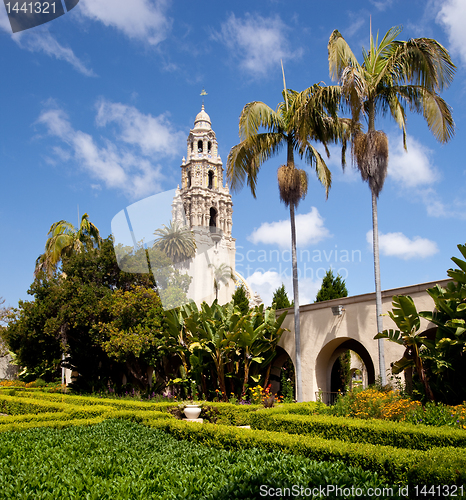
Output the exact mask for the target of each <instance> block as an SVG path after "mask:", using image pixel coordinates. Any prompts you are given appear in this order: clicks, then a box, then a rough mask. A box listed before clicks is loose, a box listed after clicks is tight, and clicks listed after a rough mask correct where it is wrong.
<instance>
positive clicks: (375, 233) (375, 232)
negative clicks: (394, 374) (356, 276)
mask: <svg viewBox="0 0 466 500" xmlns="http://www.w3.org/2000/svg"><path fill="white" fill-rule="evenodd" d="M371 192H372V240H373V243H374V276H375V314H376V316H377V333H380V332H383V319H382V287H381V284H380V260H379V223H378V221H377V196H376V194H375V192H374V191H371ZM383 340H384V339H378V348H379V372H380V379H381V382H382V385H386V383H387V375H386V373H385V353H384V344H383Z"/></svg>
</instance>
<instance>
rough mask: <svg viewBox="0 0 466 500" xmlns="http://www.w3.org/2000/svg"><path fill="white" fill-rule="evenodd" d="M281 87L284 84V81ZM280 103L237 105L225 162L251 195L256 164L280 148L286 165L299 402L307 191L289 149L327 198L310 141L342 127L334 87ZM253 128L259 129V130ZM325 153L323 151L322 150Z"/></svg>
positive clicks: (234, 184) (233, 180)
mask: <svg viewBox="0 0 466 500" xmlns="http://www.w3.org/2000/svg"><path fill="white" fill-rule="evenodd" d="M285 88H286V85H285ZM283 97H284V102H281V103H280V104H279V105H278V106H277V109H276V110H275V111H274V110H273V109H271V108H270V107H269V106H267V105H266V104H264V103H263V102H259V101H254V102H251V103H249V104H246V106H245V107H244V108H243V111H242V112H241V115H240V118H239V135H240V138H241V142H240V143H239V144H237V145H236V146H234V147H233V148H232V149H231V151H230V153H229V155H228V160H227V177H228V180H229V183H230V186H231V188H232V189H233V190H239V189H241V187H242V186H243V184H244V181H245V180H246V181H247V184H248V185H249V187H250V188H251V193H252V195H253V196H254V197H256V183H257V175H258V173H259V169H260V167H261V165H262V164H263V163H264V162H265V161H267V160H268V159H269V158H271V157H272V156H275V155H277V154H278V153H279V152H280V151H281V149H282V148H283V147H285V146H286V151H287V160H286V164H285V165H282V166H281V167H280V168H279V169H278V186H279V191H280V199H281V201H283V202H284V203H285V205H286V206H287V207H289V209H290V223H291V250H292V268H293V291H294V323H295V342H296V392H297V400H298V401H302V399H303V398H302V383H301V380H302V377H301V335H300V322H299V299H298V264H297V258H296V225H295V209H296V207H297V206H298V204H299V202H300V200H301V199H303V198H304V197H305V195H306V193H307V173H306V171H305V170H302V169H298V168H296V166H295V162H294V155H295V153H296V154H297V155H298V156H299V157H300V158H301V159H304V160H305V161H306V162H307V163H308V164H310V165H312V166H314V167H315V169H316V173H317V177H318V178H319V180H320V182H321V183H322V184H323V186H324V187H325V190H326V194H327V196H328V190H329V188H330V185H331V174H330V171H329V169H328V168H327V165H326V164H325V162H324V160H323V158H322V156H321V155H320V153H319V152H318V151H317V149H316V148H315V147H314V146H313V145H312V143H311V141H314V140H317V141H320V142H322V143H323V144H324V145H325V148H326V150H327V146H326V145H327V143H328V142H335V141H336V140H338V139H339V137H341V136H342V134H343V130H344V126H343V122H340V121H339V120H338V119H337V117H336V111H337V105H338V100H339V89H338V88H336V87H322V86H320V85H314V86H313V87H310V88H308V89H306V90H305V91H303V92H300V93H298V92H295V91H293V90H289V89H286V90H284V91H283ZM259 127H264V128H265V129H266V131H265V132H263V133H259V132H258V130H259ZM327 153H328V150H327Z"/></svg>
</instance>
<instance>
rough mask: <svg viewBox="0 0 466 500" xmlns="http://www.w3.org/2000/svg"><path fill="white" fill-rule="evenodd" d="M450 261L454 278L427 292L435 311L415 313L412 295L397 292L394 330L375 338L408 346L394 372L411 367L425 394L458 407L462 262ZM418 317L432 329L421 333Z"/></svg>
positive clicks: (462, 387) (463, 339)
mask: <svg viewBox="0 0 466 500" xmlns="http://www.w3.org/2000/svg"><path fill="white" fill-rule="evenodd" d="M458 249H459V250H460V252H461V255H462V256H463V257H464V258H466V246H465V245H458ZM452 261H453V262H454V263H455V264H456V265H457V266H458V267H459V269H449V270H448V271H447V274H448V276H449V277H450V278H453V280H454V281H453V282H451V283H448V285H447V286H446V287H445V288H443V287H441V286H439V285H436V286H435V287H433V288H429V289H428V290H427V293H428V294H429V295H430V296H431V297H432V299H433V300H434V304H435V310H434V311H433V312H430V311H423V312H419V313H418V312H417V309H416V306H415V305H414V301H413V299H412V298H411V297H409V296H395V297H393V310H392V311H390V312H389V313H388V314H389V316H390V318H391V319H392V320H393V321H394V322H395V324H396V325H397V327H398V330H385V331H384V332H382V333H379V334H377V335H376V337H375V338H376V339H377V338H386V339H388V340H390V341H392V342H396V343H398V344H400V345H403V346H404V347H405V348H406V350H405V353H404V355H403V357H402V358H401V359H399V360H398V361H397V362H396V363H394V364H393V366H392V372H393V373H394V374H397V373H401V372H402V371H405V370H413V369H414V370H415V371H416V376H417V377H418V379H419V381H420V388H421V390H422V393H421V396H423V398H425V399H428V400H430V401H434V400H435V401H441V402H443V403H446V404H453V405H458V404H461V403H462V402H463V401H465V400H466V383H465V381H466V261H465V260H462V259H459V258H456V257H452ZM420 318H425V319H427V320H428V321H430V322H431V323H433V324H434V325H435V327H434V328H431V329H429V330H427V331H420Z"/></svg>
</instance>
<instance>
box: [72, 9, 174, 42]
mask: <svg viewBox="0 0 466 500" xmlns="http://www.w3.org/2000/svg"><path fill="white" fill-rule="evenodd" d="M169 4H170V1H169V0H155V2H154V1H150V0H131V1H128V0H111V1H110V2H109V0H81V1H80V2H79V7H80V12H81V14H82V15H84V16H86V17H88V18H90V19H92V20H94V21H100V22H101V23H103V24H104V25H105V26H111V27H113V28H116V29H118V30H120V31H122V32H123V33H124V34H125V35H126V36H127V37H128V38H132V39H137V40H142V41H145V42H147V43H149V44H150V45H157V44H159V43H160V42H161V41H163V40H165V38H166V37H167V35H168V33H169V31H170V29H171V25H172V21H171V20H170V19H169V18H168V17H167V15H166V11H167V8H168V6H169Z"/></svg>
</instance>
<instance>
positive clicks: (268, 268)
mask: <svg viewBox="0 0 466 500" xmlns="http://www.w3.org/2000/svg"><path fill="white" fill-rule="evenodd" d="M296 258H297V263H298V279H307V278H308V279H311V280H316V279H317V280H321V279H322V278H323V277H324V276H325V274H326V273H327V271H328V269H329V268H332V269H333V270H334V272H335V274H336V275H340V276H341V277H342V279H347V278H348V275H349V271H348V265H349V264H355V263H361V262H362V252H361V250H357V249H340V248H338V245H335V248H333V249H330V250H320V249H314V250H309V249H303V250H299V249H298V250H297V252H296ZM291 262H292V258H291V250H281V251H280V250H277V249H271V250H264V249H249V250H247V251H244V247H242V246H237V247H236V271H238V272H239V273H240V274H242V275H243V276H244V277H245V278H246V279H248V278H249V277H251V276H252V275H253V274H254V273H261V274H265V273H267V272H269V273H276V274H278V275H279V277H280V278H281V279H282V280H286V279H288V278H290V277H291V272H292V271H291V265H290V264H291Z"/></svg>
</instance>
